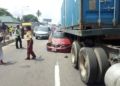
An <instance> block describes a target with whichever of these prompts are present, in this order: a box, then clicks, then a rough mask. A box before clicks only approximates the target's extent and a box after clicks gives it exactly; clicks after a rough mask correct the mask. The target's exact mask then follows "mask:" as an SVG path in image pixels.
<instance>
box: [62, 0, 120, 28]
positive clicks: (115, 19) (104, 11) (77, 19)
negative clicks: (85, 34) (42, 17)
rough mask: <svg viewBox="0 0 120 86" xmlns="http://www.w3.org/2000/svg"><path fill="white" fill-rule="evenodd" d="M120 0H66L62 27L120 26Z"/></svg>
mask: <svg viewBox="0 0 120 86" xmlns="http://www.w3.org/2000/svg"><path fill="white" fill-rule="evenodd" d="M119 15H120V0H64V1H63V5H62V9H61V26H62V28H63V27H64V28H72V29H98V28H119V27H120V25H119V24H120V16H119Z"/></svg>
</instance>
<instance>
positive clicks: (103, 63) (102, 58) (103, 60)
mask: <svg viewBox="0 0 120 86" xmlns="http://www.w3.org/2000/svg"><path fill="white" fill-rule="evenodd" d="M94 52H95V54H96V57H97V61H98V76H97V81H96V82H97V83H104V76H105V73H106V71H107V69H108V68H109V62H108V58H107V55H106V52H105V51H104V50H103V49H102V48H94Z"/></svg>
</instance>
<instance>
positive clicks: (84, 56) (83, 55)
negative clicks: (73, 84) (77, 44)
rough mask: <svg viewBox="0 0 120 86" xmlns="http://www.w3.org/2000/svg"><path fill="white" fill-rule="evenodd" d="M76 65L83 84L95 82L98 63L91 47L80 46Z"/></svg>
mask: <svg viewBox="0 0 120 86" xmlns="http://www.w3.org/2000/svg"><path fill="white" fill-rule="evenodd" d="M78 67H79V72H80V77H81V80H82V81H83V82H84V83H85V84H93V83H95V81H96V78H97V68H98V63H97V59H96V55H95V53H94V51H93V49H92V48H85V47H83V48H81V50H80V52H79V60H78Z"/></svg>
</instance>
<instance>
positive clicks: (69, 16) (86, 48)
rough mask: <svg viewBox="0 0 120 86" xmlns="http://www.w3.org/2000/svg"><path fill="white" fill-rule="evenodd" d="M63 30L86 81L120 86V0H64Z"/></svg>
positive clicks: (72, 57)
mask: <svg viewBox="0 0 120 86" xmlns="http://www.w3.org/2000/svg"><path fill="white" fill-rule="evenodd" d="M61 29H62V30H63V31H64V32H65V34H66V35H67V36H68V37H69V38H70V39H72V40H73V43H72V47H71V63H72V66H73V67H74V68H78V69H79V72H80V78H81V80H82V81H83V82H84V83H85V84H88V85H89V84H91V85H93V84H105V85H106V86H120V0H63V4H62V7H61Z"/></svg>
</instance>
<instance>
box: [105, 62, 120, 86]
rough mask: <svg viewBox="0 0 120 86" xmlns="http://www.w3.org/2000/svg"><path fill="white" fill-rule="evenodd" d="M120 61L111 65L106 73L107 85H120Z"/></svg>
mask: <svg viewBox="0 0 120 86" xmlns="http://www.w3.org/2000/svg"><path fill="white" fill-rule="evenodd" d="M119 78H120V63H118V64H114V65H113V66H111V67H110V68H109V69H108V70H107V72H106V74H105V85H106V86H120V82H119V81H120V79H119Z"/></svg>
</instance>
